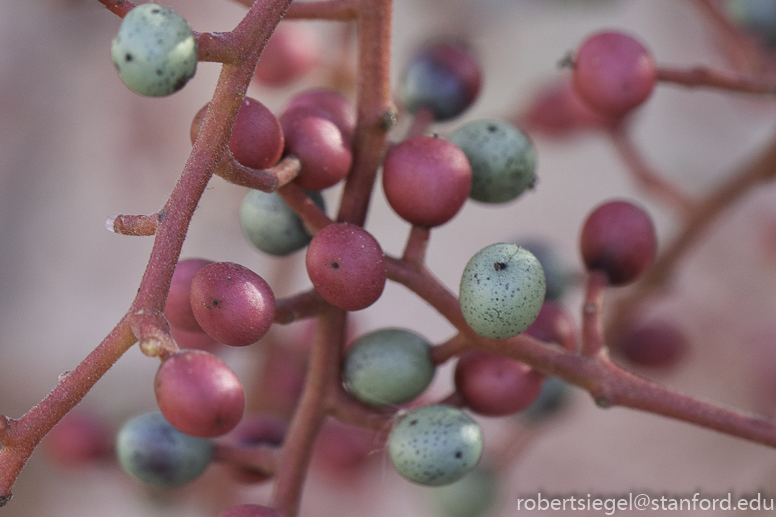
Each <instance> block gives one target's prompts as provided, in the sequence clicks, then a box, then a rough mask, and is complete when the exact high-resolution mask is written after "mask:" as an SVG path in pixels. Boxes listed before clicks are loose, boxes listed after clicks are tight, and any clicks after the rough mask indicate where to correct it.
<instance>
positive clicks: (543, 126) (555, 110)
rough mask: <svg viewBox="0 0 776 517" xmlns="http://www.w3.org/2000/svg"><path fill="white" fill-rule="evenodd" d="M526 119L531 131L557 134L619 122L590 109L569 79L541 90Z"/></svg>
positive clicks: (559, 135) (601, 127) (563, 134)
mask: <svg viewBox="0 0 776 517" xmlns="http://www.w3.org/2000/svg"><path fill="white" fill-rule="evenodd" d="M525 120H526V123H527V125H528V129H529V130H531V131H539V132H541V133H544V134H547V135H549V136H554V137H561V136H567V135H569V134H571V133H574V132H575V131H582V130H585V129H605V128H608V127H611V126H613V125H614V124H615V121H616V119H612V118H610V117H606V116H604V115H602V114H601V113H598V112H597V111H595V110H593V109H592V108H590V106H588V105H587V104H586V103H585V102H584V101H583V100H582V99H580V98H579V95H578V94H577V92H576V90H575V89H574V87H573V85H572V84H571V83H569V82H568V81H565V80H564V81H563V82H558V83H554V84H551V85H547V86H545V87H544V88H543V89H542V90H540V91H539V92H538V94H537V95H536V96H535V97H534V98H533V100H532V102H531V104H530V106H529V107H528V111H527V113H526V114H525Z"/></svg>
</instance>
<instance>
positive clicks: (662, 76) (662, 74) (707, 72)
mask: <svg viewBox="0 0 776 517" xmlns="http://www.w3.org/2000/svg"><path fill="white" fill-rule="evenodd" d="M655 73H656V74H657V80H658V81H663V82H669V83H674V84H678V85H681V86H687V87H691V88H695V87H698V86H706V87H709V88H717V89H720V90H730V91H735V92H744V93H759V94H766V95H773V94H775V93H776V84H773V83H772V82H770V81H763V80H759V79H752V78H747V77H742V76H741V75H740V74H735V73H733V74H731V73H727V72H722V71H720V70H714V69H713V68H708V67H705V66H698V67H695V68H689V69H679V68H669V67H658V68H657V70H655Z"/></svg>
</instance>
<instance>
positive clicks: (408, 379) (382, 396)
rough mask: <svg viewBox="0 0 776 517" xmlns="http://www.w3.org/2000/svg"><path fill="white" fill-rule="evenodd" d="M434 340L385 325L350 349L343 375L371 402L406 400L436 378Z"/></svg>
mask: <svg viewBox="0 0 776 517" xmlns="http://www.w3.org/2000/svg"><path fill="white" fill-rule="evenodd" d="M435 371H436V367H435V365H434V362H433V361H432V360H431V344H430V343H429V342H428V341H426V339H425V338H423V337H422V336H420V335H419V334H416V333H415V332H411V331H409V330H405V329H399V328H385V329H380V330H376V331H374V332H370V333H369V334H365V335H363V336H361V337H360V338H358V339H357V340H356V341H355V343H353V346H352V347H351V348H350V350H348V352H347V354H346V356H345V361H344V364H343V368H342V379H343V381H344V382H345V384H346V386H347V387H348V390H349V391H350V393H351V394H352V395H353V396H355V397H356V398H357V399H358V400H360V401H361V402H364V403H365V404H369V405H371V406H378V407H379V406H395V405H399V404H404V403H405V402H409V401H410V400H412V399H414V398H416V397H417V396H419V395H420V394H421V393H423V392H424V391H425V390H426V388H427V387H428V385H429V384H431V381H432V380H433V379H434V373H435Z"/></svg>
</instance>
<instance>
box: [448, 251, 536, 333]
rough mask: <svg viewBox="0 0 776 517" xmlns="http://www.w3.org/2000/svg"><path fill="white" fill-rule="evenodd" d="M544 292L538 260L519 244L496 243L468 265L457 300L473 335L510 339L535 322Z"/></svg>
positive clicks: (477, 254)
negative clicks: (474, 333)
mask: <svg viewBox="0 0 776 517" xmlns="http://www.w3.org/2000/svg"><path fill="white" fill-rule="evenodd" d="M545 290H546V285H545V280H544V272H543V271H542V266H541V264H540V263H539V261H538V260H537V259H536V257H534V256H533V255H532V254H531V253H530V252H529V251H528V250H526V249H524V248H521V247H519V246H517V245H516V244H508V243H496V244H491V245H490V246H487V247H485V248H483V249H482V250H480V251H478V252H477V253H476V254H475V255H474V256H473V257H472V258H471V259H470V260H469V262H468V263H467V264H466V267H465V268H464V271H463V275H462V276H461V285H460V289H459V298H458V300H459V303H460V306H461V311H462V312H463V316H464V319H466V323H468V324H469V326H470V327H471V328H472V330H474V332H476V333H477V334H479V335H480V336H483V337H487V338H492V339H507V338H510V337H514V336H516V335H518V334H520V333H521V332H523V331H525V329H527V328H528V326H529V325H530V324H531V323H533V321H534V320H535V319H536V317H537V316H538V315H539V311H540V310H541V308H542V303H543V302H544V294H545Z"/></svg>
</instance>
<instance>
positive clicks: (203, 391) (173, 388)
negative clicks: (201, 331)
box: [154, 350, 245, 438]
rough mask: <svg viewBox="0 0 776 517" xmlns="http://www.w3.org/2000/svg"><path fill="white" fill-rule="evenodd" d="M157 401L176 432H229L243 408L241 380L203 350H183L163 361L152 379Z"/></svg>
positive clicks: (204, 435)
mask: <svg viewBox="0 0 776 517" xmlns="http://www.w3.org/2000/svg"><path fill="white" fill-rule="evenodd" d="M154 393H155V394H156V403H157V404H158V405H159V410H160V411H161V412H162V414H163V415H164V418H165V419H166V420H167V421H168V422H169V423H170V424H172V425H173V427H175V428H176V429H178V430H179V431H181V432H183V433H186V434H188V435H191V436H198V437H200V438H212V437H215V436H221V435H223V434H226V433H228V432H229V431H231V430H232V429H234V427H235V426H236V425H237V423H238V422H239V421H240V419H241V418H242V415H243V411H244V410H245V393H244V391H243V387H242V384H241V383H240V379H238V378H237V375H235V373H234V372H233V371H232V369H231V368H229V367H228V366H227V365H226V364H225V363H224V362H223V361H221V360H220V359H219V358H218V357H216V356H214V355H213V354H211V353H209V352H204V351H202V350H184V351H181V352H179V353H177V354H174V355H171V356H170V357H168V358H167V359H165V360H164V362H162V364H161V366H160V367H159V370H158V371H157V372H156V378H155V380H154Z"/></svg>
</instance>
